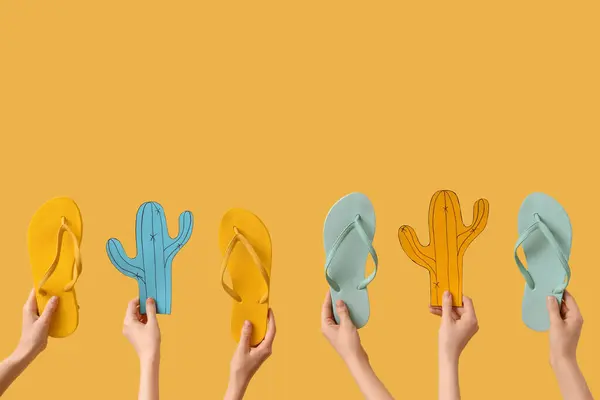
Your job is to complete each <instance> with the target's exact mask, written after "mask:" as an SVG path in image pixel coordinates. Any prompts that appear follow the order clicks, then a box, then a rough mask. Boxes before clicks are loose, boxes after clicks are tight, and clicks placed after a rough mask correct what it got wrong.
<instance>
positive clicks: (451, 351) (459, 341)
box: [429, 291, 479, 400]
mask: <svg viewBox="0 0 600 400" xmlns="http://www.w3.org/2000/svg"><path fill="white" fill-rule="evenodd" d="M429 311H430V312H431V313H432V314H435V315H439V316H441V317H442V322H441V324H440V331H439V335H438V357H439V364H438V366H439V386H438V390H439V399H440V400H459V399H460V386H459V384H458V360H459V358H460V355H461V353H462V351H463V350H464V349H465V347H466V346H467V344H468V343H469V341H470V340H471V338H472V337H473V336H474V335H475V334H476V333H477V331H478V330H479V324H478V322H477V316H476V315H475V308H474V307H473V301H472V300H471V299H470V298H468V297H467V296H463V306H462V307H452V294H451V293H450V292H448V291H446V292H445V293H444V296H443V298H442V307H441V309H440V307H429Z"/></svg>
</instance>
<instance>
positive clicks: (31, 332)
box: [0, 290, 58, 396]
mask: <svg viewBox="0 0 600 400" xmlns="http://www.w3.org/2000/svg"><path fill="white" fill-rule="evenodd" d="M57 307H58V298H57V297H52V298H51V299H50V301H49V302H48V303H47V305H46V308H45V309H44V311H43V312H42V315H38V308H37V301H36V299H35V290H32V291H31V293H29V298H28V299H27V301H26V302H25V305H24V306H23V326H22V329H21V340H19V344H18V345H17V347H16V349H15V350H14V352H13V353H12V354H11V355H10V356H9V357H8V358H7V359H5V360H4V361H2V363H1V364H0V396H2V395H3V394H4V392H5V391H6V389H8V387H9V386H10V385H11V384H12V383H13V382H14V381H15V379H17V377H18V376H19V375H21V373H22V372H23V371H24V370H25V368H27V366H28V365H29V364H31V362H32V361H33V360H34V359H35V358H36V357H37V356H38V355H39V354H40V353H41V352H42V351H44V349H45V348H46V345H47V344H48V329H49V328H50V323H51V322H52V316H53V315H54V313H55V312H56V308H57Z"/></svg>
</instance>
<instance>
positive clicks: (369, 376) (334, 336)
mask: <svg viewBox="0 0 600 400" xmlns="http://www.w3.org/2000/svg"><path fill="white" fill-rule="evenodd" d="M336 307H337V310H336V311H337V313H338V315H339V317H340V324H339V325H338V324H337V323H336V322H335V319H334V318H333V309H332V302H331V294H330V293H329V291H327V295H326V296H325V301H324V302H323V308H322V310H321V331H322V332H323V335H325V337H326V338H327V340H328V341H329V343H330V344H331V346H332V347H333V348H334V349H335V351H336V352H337V353H338V354H339V355H340V357H341V358H342V360H344V362H345V363H346V365H347V366H348V369H349V370H350V373H351V374H352V376H353V377H354V380H355V381H356V383H357V384H358V387H359V388H360V391H361V392H362V394H363V395H364V396H365V398H366V399H367V400H393V397H392V395H391V394H390V392H388V390H387V389H386V388H385V386H384V385H383V383H382V382H381V381H380V380H379V378H377V375H376V374H375V371H373V369H372V368H371V364H370V363H369V357H368V355H367V353H366V352H365V350H364V349H363V347H362V345H361V343H360V336H359V334H358V330H357V329H356V327H355V326H354V324H353V323H352V320H351V319H350V314H349V313H348V308H347V307H346V305H345V304H344V303H343V302H342V301H341V300H340V301H338V302H337V304H336Z"/></svg>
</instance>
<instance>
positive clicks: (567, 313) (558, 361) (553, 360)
mask: <svg viewBox="0 0 600 400" xmlns="http://www.w3.org/2000/svg"><path fill="white" fill-rule="evenodd" d="M546 305H547V307H548V313H549V315H550V364H551V365H552V368H553V369H554V373H555V375H556V378H557V380H558V385H559V387H560V391H561V393H562V396H563V398H564V399H565V400H593V398H592V393H591V392H590V389H589V388H588V386H587V383H586V382H585V378H584V377H583V374H582V373H581V370H580V369H579V365H578V364H577V344H578V343H579V337H580V336H581V328H582V326H583V317H582V316H581V312H580V311H579V307H577V303H576V302H575V298H573V296H571V294H570V293H569V292H565V293H564V296H563V302H562V304H561V306H560V307H559V305H558V302H557V301H556V298H554V297H552V296H549V297H548V299H547V301H546Z"/></svg>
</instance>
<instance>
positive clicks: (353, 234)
mask: <svg viewBox="0 0 600 400" xmlns="http://www.w3.org/2000/svg"><path fill="white" fill-rule="evenodd" d="M374 236H375V210H374V209H373V205H372V204H371V201H370V200H369V199H368V198H367V196H365V195H364V194H362V193H351V194H349V195H347V196H345V197H343V198H341V199H340V200H338V202H337V203H335V204H334V205H333V207H331V210H329V214H328V215H327V218H326V219H325V226H324V229H323V237H324V244H325V253H326V256H327V259H326V261H325V279H327V282H328V283H329V287H330V292H331V299H332V301H333V304H334V305H335V303H336V301H337V300H342V301H343V302H344V303H346V305H347V307H348V311H349V314H350V319H351V320H352V322H353V323H354V325H355V326H356V327H357V328H361V327H363V326H364V325H365V324H366V323H367V321H368V320H369V315H370V307H369V296H368V294H367V286H368V285H369V283H371V282H372V281H373V279H374V278H375V275H376V274H377V264H378V260H377V253H376V252H375V249H374V248H373V237H374ZM369 254H371V257H372V258H373V261H374V263H375V269H374V270H373V272H372V273H371V274H370V275H369V276H368V277H367V278H365V268H366V262H367V257H368V256H369ZM333 313H334V317H335V320H336V322H337V323H338V324H339V322H340V320H339V316H338V315H337V312H336V308H335V306H334V307H333Z"/></svg>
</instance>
